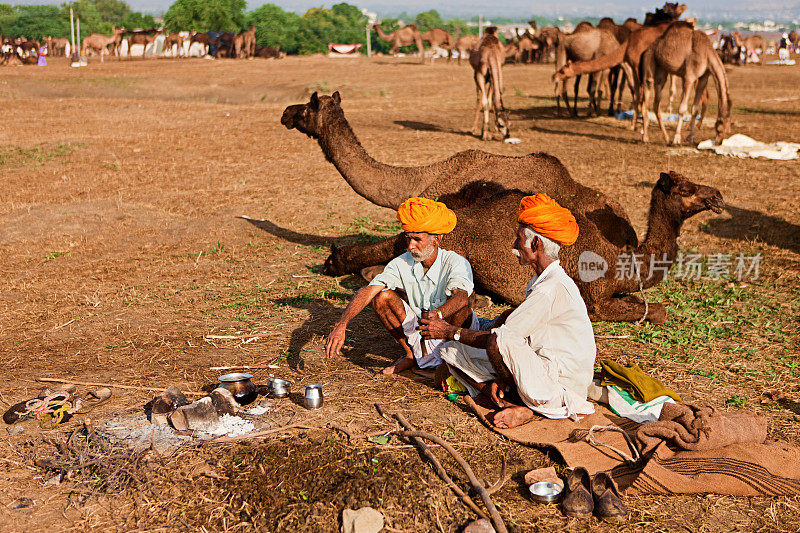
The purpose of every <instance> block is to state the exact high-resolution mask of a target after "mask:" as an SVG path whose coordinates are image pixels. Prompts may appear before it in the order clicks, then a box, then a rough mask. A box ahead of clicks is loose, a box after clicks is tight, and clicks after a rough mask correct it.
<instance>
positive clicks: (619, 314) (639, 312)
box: [589, 295, 667, 324]
mask: <svg viewBox="0 0 800 533" xmlns="http://www.w3.org/2000/svg"><path fill="white" fill-rule="evenodd" d="M592 307H593V309H592V310H590V311H589V318H591V319H592V320H594V321H605V322H636V321H637V320H639V319H640V318H642V316H643V315H644V309H645V307H644V302H642V301H641V300H640V299H639V298H637V297H636V296H632V295H627V296H622V297H612V298H609V299H608V300H604V301H602V302H600V303H598V304H595V305H594V306H592ZM666 319H667V309H666V308H665V307H664V304H659V303H649V302H648V310H647V318H646V320H647V321H649V322H652V323H653V324H663V323H664V321H666Z"/></svg>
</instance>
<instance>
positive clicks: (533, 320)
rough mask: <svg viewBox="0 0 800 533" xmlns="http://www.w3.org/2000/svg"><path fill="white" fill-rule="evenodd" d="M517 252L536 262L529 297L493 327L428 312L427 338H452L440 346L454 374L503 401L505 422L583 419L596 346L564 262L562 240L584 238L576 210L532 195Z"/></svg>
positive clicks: (500, 423) (499, 422)
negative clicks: (448, 319) (461, 322)
mask: <svg viewBox="0 0 800 533" xmlns="http://www.w3.org/2000/svg"><path fill="white" fill-rule="evenodd" d="M517 221H518V222H519V227H518V228H517V236H516V240H515V241H514V243H513V245H512V246H513V249H512V250H511V252H512V253H513V254H515V255H516V256H517V257H518V259H519V263H520V264H521V265H530V266H531V267H533V271H534V276H533V279H531V281H530V283H528V288H527V294H526V297H525V300H524V301H523V302H522V303H521V304H520V305H519V307H517V308H516V309H514V310H512V311H508V312H506V313H504V314H503V315H500V317H498V318H497V319H495V321H494V323H493V324H492V325H491V330H487V331H481V330H474V329H471V330H465V329H463V328H462V329H459V328H458V327H456V326H454V325H452V324H448V323H446V322H444V321H442V320H438V319H437V318H435V317H428V318H424V319H422V320H421V321H420V322H421V325H420V331H421V332H422V334H423V337H424V338H434V339H448V340H449V339H453V340H456V341H458V342H448V343H447V344H445V346H443V347H442V349H441V355H442V359H443V360H444V361H445V362H446V363H447V364H448V366H449V367H450V371H451V373H452V374H453V375H454V376H455V377H456V378H457V379H458V380H459V381H460V382H461V383H462V384H463V385H464V386H465V387H466V388H467V390H468V391H469V393H470V394H471V395H472V396H479V395H482V396H484V397H485V399H486V401H488V402H491V403H492V404H494V405H495V406H496V407H498V408H500V411H499V412H497V414H495V416H494V424H495V426H497V427H499V428H512V427H515V426H518V425H520V424H524V423H526V422H528V421H529V420H530V419H531V418H532V417H533V415H534V413H538V414H540V415H543V416H546V417H548V418H571V419H573V420H574V419H577V418H578V415H587V414H591V413H593V412H594V407H593V406H592V404H590V403H589V402H588V401H587V399H586V397H587V392H588V388H589V384H590V383H591V382H592V376H593V373H594V360H595V355H596V352H597V350H596V348H595V344H594V332H593V330H592V323H591V322H590V321H589V315H588V314H587V311H586V304H584V302H583V300H582V299H581V295H580V293H579V292H578V287H577V286H576V285H575V282H574V281H572V279H571V278H570V277H569V276H567V274H566V272H564V269H563V268H561V266H560V265H559V263H558V252H559V249H560V247H561V246H562V245H571V244H573V243H574V242H575V240H576V239H577V238H578V225H577V223H576V222H575V217H573V216H572V213H570V212H569V211H568V210H567V209H564V208H563V207H561V206H560V205H558V203H556V202H555V201H554V200H552V199H551V198H550V197H548V196H547V195H546V194H537V195H535V196H526V197H525V198H523V199H522V202H521V203H520V207H519V212H518V213H517Z"/></svg>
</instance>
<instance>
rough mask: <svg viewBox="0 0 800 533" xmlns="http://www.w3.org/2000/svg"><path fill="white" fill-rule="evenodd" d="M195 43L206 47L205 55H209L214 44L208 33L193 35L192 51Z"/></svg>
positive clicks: (190, 44)
mask: <svg viewBox="0 0 800 533" xmlns="http://www.w3.org/2000/svg"><path fill="white" fill-rule="evenodd" d="M194 43H199V44H202V45H205V47H206V53H205V54H203V55H208V52H209V50H211V45H212V44H213V41H212V40H211V37H209V36H208V34H207V33H193V34H192V36H191V37H190V38H189V48H190V49H191V48H192V45H193V44H194Z"/></svg>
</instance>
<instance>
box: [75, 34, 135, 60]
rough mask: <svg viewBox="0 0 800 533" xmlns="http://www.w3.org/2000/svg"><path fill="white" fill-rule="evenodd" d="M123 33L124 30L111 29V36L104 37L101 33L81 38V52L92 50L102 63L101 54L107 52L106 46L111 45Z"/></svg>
mask: <svg viewBox="0 0 800 533" xmlns="http://www.w3.org/2000/svg"><path fill="white" fill-rule="evenodd" d="M123 33H125V28H113V29H112V30H111V35H109V36H106V35H103V34H102V33H92V34H91V35H88V36H86V37H84V38H83V43H82V44H83V47H82V48H83V50H94V51H95V52H97V54H98V55H99V56H100V62H101V63H102V62H103V52H106V53H107V52H108V48H107V47H108V45H109V44H113V43H115V42H116V41H117V39H119V38H121V37H122V34H123Z"/></svg>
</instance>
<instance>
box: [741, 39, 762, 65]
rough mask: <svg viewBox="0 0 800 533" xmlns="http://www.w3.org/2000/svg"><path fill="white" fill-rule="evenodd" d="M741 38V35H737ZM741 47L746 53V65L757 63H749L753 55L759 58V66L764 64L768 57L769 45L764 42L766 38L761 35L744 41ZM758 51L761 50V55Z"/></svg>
mask: <svg viewBox="0 0 800 533" xmlns="http://www.w3.org/2000/svg"><path fill="white" fill-rule="evenodd" d="M737 37H739V35H737ZM740 45H741V47H742V48H744V51H745V54H746V55H745V63H755V61H749V59H750V57H751V55H753V54H754V55H756V56H757V57H758V58H759V61H758V62H759V64H761V65H763V64H764V59H765V57H766V55H767V43H766V42H764V38H763V37H761V36H760V35H751V36H750V37H747V38H745V39H743V40H742V41H741V43H740ZM757 50H761V53H760V54H759V53H758V52H757Z"/></svg>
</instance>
